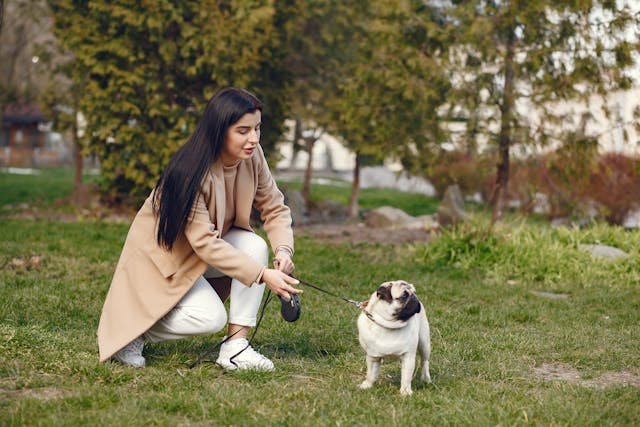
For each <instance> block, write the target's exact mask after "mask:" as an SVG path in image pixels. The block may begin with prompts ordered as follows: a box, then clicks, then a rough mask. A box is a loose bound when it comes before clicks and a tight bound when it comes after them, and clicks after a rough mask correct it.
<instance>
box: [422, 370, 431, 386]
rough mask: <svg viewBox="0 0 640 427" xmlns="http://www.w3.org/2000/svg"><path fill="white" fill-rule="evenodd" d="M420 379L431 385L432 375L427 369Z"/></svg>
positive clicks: (423, 371)
mask: <svg viewBox="0 0 640 427" xmlns="http://www.w3.org/2000/svg"><path fill="white" fill-rule="evenodd" d="M420 379H421V380H422V381H424V382H425V383H429V384H431V375H430V374H429V371H428V370H426V369H423V370H422V375H420Z"/></svg>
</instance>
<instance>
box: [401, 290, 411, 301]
mask: <svg viewBox="0 0 640 427" xmlns="http://www.w3.org/2000/svg"><path fill="white" fill-rule="evenodd" d="M400 298H401V299H403V300H405V299H407V298H409V292H407V291H404V292H403V293H402V295H400Z"/></svg>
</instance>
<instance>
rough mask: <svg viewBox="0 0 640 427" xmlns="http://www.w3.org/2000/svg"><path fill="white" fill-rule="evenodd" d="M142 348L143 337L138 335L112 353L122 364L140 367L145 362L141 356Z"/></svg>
mask: <svg viewBox="0 0 640 427" xmlns="http://www.w3.org/2000/svg"><path fill="white" fill-rule="evenodd" d="M143 348H144V338H142V336H139V337H138V338H136V339H135V340H133V341H131V342H130V343H129V344H127V345H126V346H125V347H124V348H123V349H122V350H120V351H119V352H117V353H116V354H114V355H113V357H114V359H116V360H117V361H118V362H120V363H122V364H123V365H127V366H133V367H134V368H141V367H143V366H144V364H145V359H144V357H142V349H143Z"/></svg>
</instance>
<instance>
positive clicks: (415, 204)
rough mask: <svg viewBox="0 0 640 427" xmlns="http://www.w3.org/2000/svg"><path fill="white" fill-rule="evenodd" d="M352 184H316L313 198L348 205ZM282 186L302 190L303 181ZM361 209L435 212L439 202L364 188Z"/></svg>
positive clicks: (420, 212)
mask: <svg viewBox="0 0 640 427" xmlns="http://www.w3.org/2000/svg"><path fill="white" fill-rule="evenodd" d="M350 185H351V184H346V183H344V185H337V184H327V185H314V186H312V189H311V199H312V200H335V201H337V202H340V203H343V204H345V205H347V204H348V203H349V195H350V194H351V186H350ZM281 188H289V189H293V190H298V191H299V190H300V189H301V188H302V183H301V182H297V181H287V182H285V183H283V184H281ZM358 204H359V207H360V210H363V211H364V210H369V209H373V208H377V207H380V206H393V207H396V208H398V209H402V210H403V211H405V212H407V213H408V214H409V215H416V216H417V215H427V214H433V213H434V212H435V211H436V210H437V209H438V204H439V202H438V201H437V200H436V199H435V198H433V197H427V196H424V195H422V194H418V193H403V192H400V191H398V190H393V189H380V188H362V189H360V197H359V199H358Z"/></svg>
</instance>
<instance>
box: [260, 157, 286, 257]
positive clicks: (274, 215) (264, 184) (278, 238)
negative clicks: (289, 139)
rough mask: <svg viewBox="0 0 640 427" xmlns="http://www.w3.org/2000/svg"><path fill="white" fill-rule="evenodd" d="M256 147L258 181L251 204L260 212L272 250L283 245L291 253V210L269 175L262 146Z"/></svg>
mask: <svg viewBox="0 0 640 427" xmlns="http://www.w3.org/2000/svg"><path fill="white" fill-rule="evenodd" d="M258 147H259V148H258V154H259V162H258V165H257V169H258V171H257V172H258V173H257V175H258V183H257V189H256V195H255V199H254V202H253V205H254V206H255V208H256V209H257V210H258V211H259V212H260V217H261V219H262V221H263V222H264V230H265V231H266V232H267V237H268V238H269V242H270V243H271V248H272V249H273V251H274V252H275V251H276V250H277V248H279V247H281V246H285V247H287V248H289V250H290V251H291V254H293V230H292V229H291V210H290V209H289V208H288V207H287V205H285V204H284V196H283V195H282V192H281V191H280V190H279V189H278V186H277V185H276V181H275V180H274V179H273V176H272V175H271V171H270V170H269V165H268V164H267V161H266V159H265V157H264V153H263V151H262V148H261V147H260V145H258Z"/></svg>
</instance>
